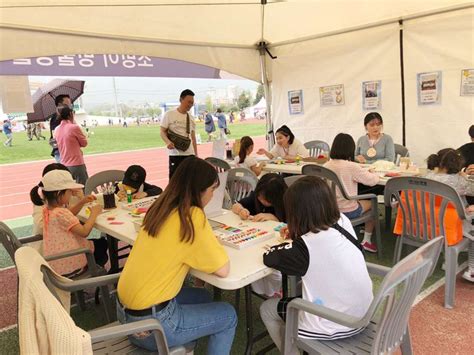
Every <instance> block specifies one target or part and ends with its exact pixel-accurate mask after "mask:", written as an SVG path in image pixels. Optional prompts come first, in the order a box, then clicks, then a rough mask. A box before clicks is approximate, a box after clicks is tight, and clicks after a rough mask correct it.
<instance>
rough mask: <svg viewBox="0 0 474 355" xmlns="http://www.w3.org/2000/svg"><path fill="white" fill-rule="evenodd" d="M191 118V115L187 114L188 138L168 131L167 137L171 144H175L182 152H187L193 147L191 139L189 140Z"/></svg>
mask: <svg viewBox="0 0 474 355" xmlns="http://www.w3.org/2000/svg"><path fill="white" fill-rule="evenodd" d="M189 121H190V118H189V114H188V113H186V136H183V135H181V134H178V133H176V132H173V131H172V130H170V129H168V131H167V133H166V135H167V136H168V139H169V140H170V141H171V143H173V144H174V146H175V148H176V149H178V150H181V151H183V152H184V151H186V150H187V149H188V148H189V146H190V145H191V138H189V133H190V131H191V128H190V125H191V124H190V122H189Z"/></svg>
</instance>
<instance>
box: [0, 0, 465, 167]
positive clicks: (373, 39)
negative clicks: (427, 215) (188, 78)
mask: <svg viewBox="0 0 474 355" xmlns="http://www.w3.org/2000/svg"><path fill="white" fill-rule="evenodd" d="M262 3H265V5H262ZM0 8H1V15H0V45H1V51H0V60H9V59H14V58H25V57H39V56H48V55H62V54H81V53H89V54H115V53H119V54H135V55H149V56H154V57H163V58H174V59H181V60H186V61H190V62H195V63H199V64H204V65H208V66H212V67H216V68H219V69H222V70H225V71H228V72H230V73H233V74H237V75H240V76H243V77H246V78H249V79H252V80H256V81H260V82H264V83H265V84H266V85H265V89H266V95H265V96H266V97H267V103H268V106H269V107H268V108H270V107H273V112H272V111H270V110H269V109H268V112H269V115H268V116H269V118H270V117H272V116H273V117H275V119H273V122H274V123H278V124H281V123H282V122H285V123H288V125H289V126H290V127H291V128H295V129H296V130H298V129H299V130H300V131H301V132H299V133H301V135H302V136H303V137H302V139H304V140H309V139H325V140H327V141H329V142H330V141H331V140H332V138H333V137H334V134H335V133H336V131H337V130H341V129H344V130H345V131H346V132H349V133H352V134H353V135H354V137H357V136H358V135H361V134H363V127H361V123H360V121H361V117H360V116H361V115H363V114H364V112H362V111H361V109H360V104H358V103H357V104H356V103H355V102H356V101H355V100H358V99H360V95H359V93H358V92H359V91H360V90H359V89H360V81H361V80H376V79H377V80H382V82H383V83H382V90H383V107H382V111H383V112H381V113H382V115H383V116H384V117H386V120H385V127H386V132H388V133H389V134H391V135H392V136H394V139H395V140H396V141H397V142H400V143H401V139H402V128H401V126H402V116H403V114H402V98H401V84H400V81H401V79H400V78H401V73H400V57H399V53H400V48H399V37H398V36H399V27H398V22H399V21H400V20H403V24H404V25H403V26H404V28H405V29H406V32H407V33H406V41H407V51H408V49H410V50H411V51H412V52H411V53H407V54H405V56H406V57H407V58H406V62H407V63H406V65H407V66H408V65H409V66H410V67H408V68H406V75H407V77H406V79H405V80H407V83H409V84H410V85H412V83H413V76H414V75H415V77H416V73H418V72H420V71H430V70H443V71H446V74H447V75H445V78H446V79H447V80H445V86H444V88H445V89H447V90H449V93H450V94H452V93H453V92H454V91H457V93H459V89H457V90H455V87H456V85H457V87H458V88H459V85H458V84H457V83H456V82H455V80H454V78H455V77H456V76H458V77H459V76H460V74H459V73H458V71H459V70H460V69H464V68H474V58H473V57H474V56H473V55H472V53H473V40H472V39H473V23H474V21H473V8H474V4H473V2H472V1H467V0H398V1H395V0H359V1H356V0H314V1H302V0H287V1H276V0H275V1H271V0H267V1H265V0H263V1H256V0H202V1H196V0H181V1H157V0H137V1H130V0H67V1H65V0H3V1H2V3H1V5H0ZM453 13H460V14H461V15H460V18H461V19H460V20H459V19H458V18H456V17H455V16H454V17H452V18H451V15H450V14H453ZM443 14H444V15H443ZM438 18H439V19H440V23H441V24H442V31H440V30H438V22H436V21H437V20H436V21H434V22H431V23H430V21H431V20H429V19H438ZM425 19H428V20H425ZM443 26H444V27H443ZM466 36H467V37H466ZM439 38H441V39H442V40H441V42H439ZM260 43H264V44H265V46H260V49H261V50H259V44H260ZM362 48H364V49H363V50H362ZM266 50H267V51H268V52H266ZM423 53H430V54H431V56H429V55H428V56H427V58H425V57H424V56H423ZM451 53H452V55H451ZM270 54H271V55H273V56H277V57H278V59H272V58H271V57H270ZM371 56H375V57H373V58H372V57H371ZM428 57H429V58H428ZM261 58H265V60H260V59H261ZM379 58H380V61H379ZM420 59H422V60H420ZM373 63H377V65H373ZM458 74H459V75H458ZM408 75H409V77H408ZM349 80H351V83H348V81H349ZM336 81H337V82H336ZM268 83H271V85H268ZM341 83H344V84H345V85H346V86H345V87H346V100H347V102H348V104H346V106H345V107H344V108H342V109H338V110H336V109H332V110H331V109H327V108H325V109H322V108H320V107H318V101H317V98H318V95H317V89H318V87H319V86H324V85H331V84H341ZM413 85H414V84H413ZM270 87H271V88H272V90H273V92H274V94H273V95H271V94H270V92H269V89H270ZM297 89H303V90H304V96H305V101H304V102H305V107H306V108H305V113H304V114H303V115H301V116H299V117H298V118H295V119H294V117H290V116H289V115H288V104H287V92H288V91H289V90H297ZM445 89H443V90H444V91H447V90H445ZM412 91H413V90H412V87H407V93H408V94H410V95H412V96H413V92H412ZM415 97H416V96H415ZM472 98H473V97H472V96H471V97H467V98H462V99H459V97H458V96H457V97H456V98H454V96H453V100H452V102H453V103H452V105H451V106H449V107H446V106H445V103H446V102H447V101H449V100H444V101H443V107H442V108H441V109H440V108H439V107H430V108H429V109H428V108H427V109H422V110H420V109H419V108H418V107H416V102H413V100H412V98H411V97H410V98H407V100H406V102H407V107H406V116H407V121H406V127H410V129H411V130H412V132H411V135H412V136H413V135H415V136H413V141H410V140H408V141H407V145H408V146H409V149H410V150H414V151H418V152H419V153H418V154H419V158H421V157H423V156H425V155H426V153H427V149H428V148H427V147H426V145H424V144H423V142H420V140H419V139H417V137H416V134H417V133H416V132H417V131H416V130H418V129H420V126H421V125H420V122H422V121H423V120H425V119H426V117H427V116H426V115H429V116H430V117H431V116H434V117H438V118H439V119H440V121H439V124H438V123H433V124H432V125H431V126H430V127H429V128H430V129H429V130H428V131H426V132H427V133H428V134H429V135H430V136H438V135H444V136H445V137H444V141H442V142H441V143H440V142H439V141H438V142H437V143H438V144H437V145H440V144H441V145H443V147H444V146H447V145H451V146H456V144H458V143H459V138H458V140H456V139H455V138H454V137H456V136H457V137H459V136H464V135H465V133H464V131H467V126H468V124H471V123H472V121H473V119H472V113H473V100H472ZM448 99H449V98H448ZM350 100H352V101H350ZM272 101H273V103H272ZM351 102H352V104H351ZM410 115H411V116H410ZM445 115H449V120H450V119H453V120H454V121H455V122H454V124H452V125H451V126H452V127H454V128H453V129H454V132H453V133H452V134H448V135H446V132H445V130H443V127H445V125H446V124H447V123H449V124H451V122H450V121H449V120H446V116H445ZM469 118H470V120H469ZM410 120H411V121H410ZM468 120H469V122H467V121H468ZM430 123H431V122H430ZM422 129H423V127H422ZM297 133H298V132H297ZM404 136H407V137H409V136H410V135H409V134H408V132H407V134H406V135H404ZM466 139H467V137H466ZM432 148H434V147H432ZM430 149H431V147H430Z"/></svg>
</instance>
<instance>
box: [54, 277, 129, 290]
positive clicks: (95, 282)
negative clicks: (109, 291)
mask: <svg viewBox="0 0 474 355" xmlns="http://www.w3.org/2000/svg"><path fill="white" fill-rule="evenodd" d="M119 277H120V273H117V274H110V275H104V276H96V277H89V278H86V279H80V280H71V281H70V282H62V281H59V280H57V279H56V278H54V277H52V278H51V281H52V283H53V284H54V286H56V287H57V288H59V289H61V290H64V291H69V292H75V291H81V290H84V289H87V288H96V287H100V286H106V285H111V284H115V283H117V282H118V279H119Z"/></svg>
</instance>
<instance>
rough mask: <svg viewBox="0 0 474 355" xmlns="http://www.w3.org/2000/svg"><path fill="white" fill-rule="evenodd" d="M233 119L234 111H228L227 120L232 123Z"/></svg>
mask: <svg viewBox="0 0 474 355" xmlns="http://www.w3.org/2000/svg"><path fill="white" fill-rule="evenodd" d="M234 120H235V116H234V111H230V114H229V122H230V123H234Z"/></svg>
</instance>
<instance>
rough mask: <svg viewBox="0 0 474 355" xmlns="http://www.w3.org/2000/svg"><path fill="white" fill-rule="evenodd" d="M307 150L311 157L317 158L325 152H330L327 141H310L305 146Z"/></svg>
mask: <svg viewBox="0 0 474 355" xmlns="http://www.w3.org/2000/svg"><path fill="white" fill-rule="evenodd" d="M304 146H305V148H306V149H308V150H309V156H310V157H313V158H317V157H318V156H319V155H320V154H322V153H323V152H329V151H330V147H329V144H327V143H326V142H325V141H318V140H315V141H309V142H306V143H305V144H304Z"/></svg>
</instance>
